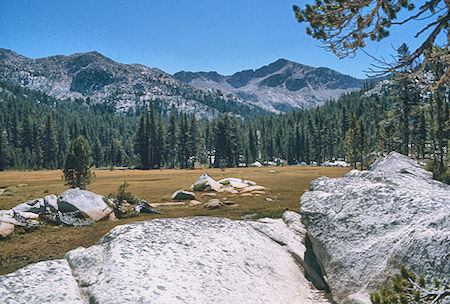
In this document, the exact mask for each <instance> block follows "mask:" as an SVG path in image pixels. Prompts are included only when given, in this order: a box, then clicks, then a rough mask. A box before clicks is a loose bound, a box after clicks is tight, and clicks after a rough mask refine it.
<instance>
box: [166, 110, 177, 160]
mask: <svg viewBox="0 0 450 304" xmlns="http://www.w3.org/2000/svg"><path fill="white" fill-rule="evenodd" d="M177 139H178V131H177V124H176V122H175V114H174V113H173V112H172V113H170V116H169V125H168V127H167V162H168V164H169V168H175V166H176V162H177Z"/></svg>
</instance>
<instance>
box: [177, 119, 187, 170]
mask: <svg viewBox="0 0 450 304" xmlns="http://www.w3.org/2000/svg"><path fill="white" fill-rule="evenodd" d="M178 130H179V133H178V141H177V147H178V162H179V164H180V168H182V169H185V168H187V167H188V159H189V156H190V155H189V149H188V145H187V141H188V138H189V124H188V121H187V116H186V114H182V115H181V118H180V121H179V127H178Z"/></svg>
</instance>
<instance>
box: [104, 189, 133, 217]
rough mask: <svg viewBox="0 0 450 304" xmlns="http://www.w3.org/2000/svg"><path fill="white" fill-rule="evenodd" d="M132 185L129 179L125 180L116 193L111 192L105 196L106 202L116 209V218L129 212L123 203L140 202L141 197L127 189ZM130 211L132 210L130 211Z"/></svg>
mask: <svg viewBox="0 0 450 304" xmlns="http://www.w3.org/2000/svg"><path fill="white" fill-rule="evenodd" d="M129 186H130V184H129V183H128V182H127V181H124V182H123V183H122V184H121V185H120V186H119V188H117V194H116V193H110V194H109V195H108V198H105V199H104V201H105V203H106V204H107V205H108V206H109V207H111V208H112V209H113V210H114V215H115V216H116V218H123V217H124V216H125V215H126V214H127V212H128V211H127V210H126V209H125V208H123V206H122V205H123V203H124V202H126V203H129V204H138V203H139V201H140V199H139V198H138V197H137V196H136V195H134V194H133V193H131V192H129V191H126V189H127V188H128V187H129ZM128 213H130V212H128Z"/></svg>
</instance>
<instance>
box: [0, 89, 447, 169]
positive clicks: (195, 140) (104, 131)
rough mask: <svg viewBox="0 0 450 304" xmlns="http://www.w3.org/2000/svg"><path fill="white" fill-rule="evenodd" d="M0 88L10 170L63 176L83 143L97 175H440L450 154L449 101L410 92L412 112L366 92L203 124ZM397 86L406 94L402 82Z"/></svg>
mask: <svg viewBox="0 0 450 304" xmlns="http://www.w3.org/2000/svg"><path fill="white" fill-rule="evenodd" d="M0 87H1V91H0V128H1V130H2V131H1V133H0V135H1V136H0V139H1V141H0V143H1V144H0V155H1V156H2V157H0V158H1V162H0V164H1V165H2V166H3V169H13V168H15V169H40V168H49V169H53V168H63V166H64V160H65V157H66V155H67V153H68V149H69V146H70V143H71V142H72V141H73V140H74V139H75V138H77V137H78V136H79V135H82V136H84V137H85V138H86V139H87V141H88V143H89V145H90V146H91V149H92V158H93V166H96V167H105V166H133V167H134V166H136V167H139V168H143V169H151V168H161V167H167V168H193V167H194V166H195V165H196V164H205V165H207V166H214V167H227V166H228V167H234V166H237V165H239V164H247V165H249V164H251V163H253V162H255V161H257V160H258V161H260V162H269V161H272V162H277V163H287V164H300V163H306V164H313V163H322V162H324V161H327V160H332V159H339V158H342V159H347V160H348V161H349V162H351V163H352V164H354V165H356V163H362V164H363V165H367V164H368V163H369V162H370V161H371V160H373V159H374V158H375V157H376V156H377V155H378V154H379V153H383V152H390V151H392V150H396V151H399V152H402V153H404V154H409V155H412V156H414V157H416V158H420V159H422V158H433V159H434V160H435V163H436V167H437V168H441V169H440V170H442V167H444V164H445V163H446V161H447V160H446V158H447V155H448V153H447V149H448V134H449V108H448V99H446V98H447V97H445V96H443V95H438V94H437V93H436V94H433V95H427V97H426V98H421V97H420V95H418V91H417V92H416V93H414V91H409V92H410V94H417V95H416V96H415V97H414V98H417V102H414V103H411V104H410V103H408V104H405V103H404V102H403V101H402V95H401V94H398V93H397V91H396V90H395V89H392V90H391V91H390V92H389V91H387V92H384V93H380V94H372V95H367V94H366V91H364V90H362V91H356V92H352V93H349V94H346V95H344V96H342V97H341V98H340V99H339V100H337V101H328V102H326V103H325V104H324V105H323V106H321V107H318V108H314V109H309V110H299V111H294V112H290V113H288V114H283V115H270V116H263V117H259V118H255V119H247V120H242V119H239V118H237V117H236V116H234V115H232V114H228V113H227V114H223V115H221V116H219V117H218V118H216V119H214V120H206V119H201V120H197V118H196V117H195V116H194V115H188V114H186V113H181V114H180V113H178V111H169V112H167V113H159V112H158V111H157V110H156V108H155V107H154V106H153V104H150V105H149V107H148V108H147V109H146V110H142V111H141V113H140V115H117V114H116V113H115V111H114V108H112V107H111V106H108V105H106V104H88V103H86V102H85V101H84V100H80V99H76V100H57V99H55V98H53V97H50V96H48V95H46V94H44V93H41V92H38V91H32V90H28V89H24V88H22V87H19V86H15V85H10V84H5V83H1V85H0ZM395 88H398V90H402V84H401V83H400V84H398V85H397V86H396V87H395ZM412 97H413V95H411V96H410V98H412ZM405 106H407V107H408V110H407V111H406V110H405ZM19 117H20V118H19ZM405 122H408V124H405ZM441 173H442V172H441ZM441 173H439V172H437V174H438V175H439V174H441Z"/></svg>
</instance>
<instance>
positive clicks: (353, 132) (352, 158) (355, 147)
mask: <svg viewBox="0 0 450 304" xmlns="http://www.w3.org/2000/svg"><path fill="white" fill-rule="evenodd" d="M358 133H359V131H358V125H357V122H356V117H355V115H354V114H353V115H352V116H351V118H350V125H349V128H348V130H347V135H346V136H345V150H346V156H347V160H348V161H349V162H350V163H351V164H352V165H353V168H355V169H356V162H357V161H358V156H359V150H360V149H359V146H360V144H359V138H358Z"/></svg>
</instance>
